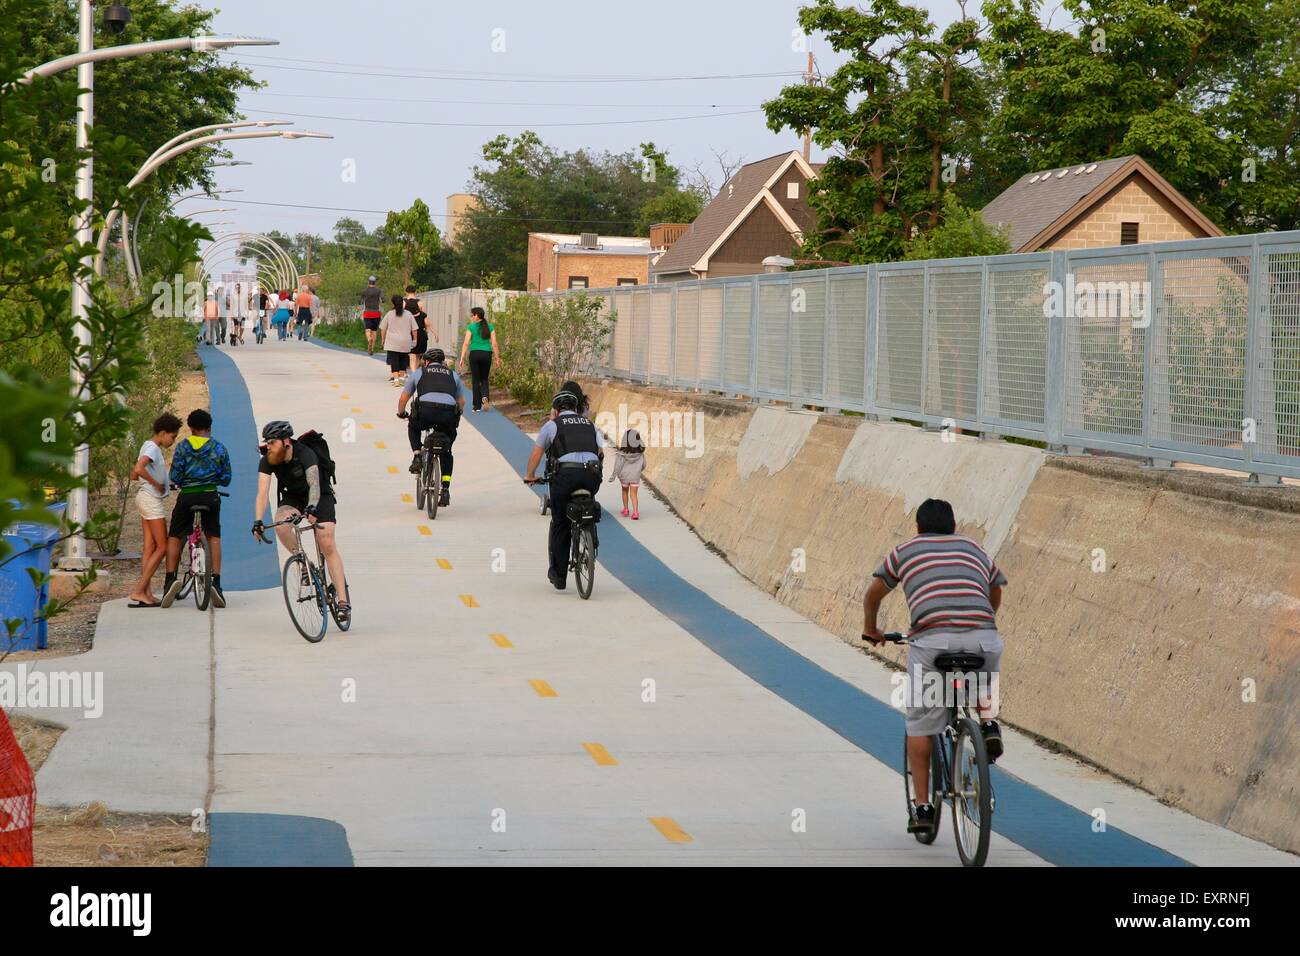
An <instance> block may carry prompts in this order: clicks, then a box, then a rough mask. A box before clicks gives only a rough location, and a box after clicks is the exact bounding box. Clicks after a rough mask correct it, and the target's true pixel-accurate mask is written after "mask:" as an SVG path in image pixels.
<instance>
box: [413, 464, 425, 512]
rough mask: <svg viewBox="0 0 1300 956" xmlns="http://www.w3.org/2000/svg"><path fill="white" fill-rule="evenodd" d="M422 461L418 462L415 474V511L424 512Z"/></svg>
mask: <svg viewBox="0 0 1300 956" xmlns="http://www.w3.org/2000/svg"><path fill="white" fill-rule="evenodd" d="M424 495H425V488H424V461H423V460H421V461H420V470H419V471H417V472H416V473H415V510H416V511H423V510H424Z"/></svg>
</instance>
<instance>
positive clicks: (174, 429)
mask: <svg viewBox="0 0 1300 956" xmlns="http://www.w3.org/2000/svg"><path fill="white" fill-rule="evenodd" d="M180 431H181V420H180V419H179V418H177V417H176V416H175V415H173V414H171V413H170V412H164V413H163V414H161V415H159V416H158V418H157V419H156V420H155V421H154V423H153V437H152V438H150V439H148V440H147V441H146V442H145V443H144V444H143V445H141V446H140V455H139V457H138V458H137V459H136V462H135V467H134V468H132V469H131V477H132V478H133V479H137V480H138V481H139V482H140V487H139V488H138V489H137V490H136V493H135V506H136V510H137V511H139V512H140V527H141V531H142V534H143V542H144V544H143V546H142V547H141V554H140V579H139V580H138V581H136V583H135V590H133V591H132V592H131V602H130V603H129V604H128V605H127V607H132V608H142V607H158V605H159V600H158V598H157V597H156V596H155V595H154V593H153V588H152V582H153V576H154V573H155V572H156V571H157V570H158V565H160V564H162V561H163V558H165V557H166V556H167V508H166V504H167V495H168V494H170V492H171V485H170V482H169V480H168V476H167V465H166V462H164V461H163V449H165V448H171V447H172V445H174V444H176V436H177V435H179V434H180Z"/></svg>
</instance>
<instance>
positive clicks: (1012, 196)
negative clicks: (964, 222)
mask: <svg viewBox="0 0 1300 956" xmlns="http://www.w3.org/2000/svg"><path fill="white" fill-rule="evenodd" d="M1134 174H1137V175H1139V176H1141V177H1143V178H1144V179H1146V180H1147V181H1148V182H1149V183H1150V184H1151V185H1152V186H1153V187H1154V188H1155V189H1156V191H1157V192H1159V193H1161V194H1162V195H1163V196H1164V197H1165V198H1166V199H1168V200H1169V201H1170V202H1171V203H1172V204H1173V205H1174V206H1176V207H1177V208H1178V209H1179V211H1180V212H1182V213H1183V214H1184V215H1185V216H1187V218H1188V219H1191V220H1192V222H1194V223H1196V224H1197V225H1198V226H1200V227H1201V229H1203V230H1205V234H1206V235H1207V236H1221V235H1223V231H1222V230H1221V229H1219V227H1218V226H1216V225H1215V224H1214V223H1213V222H1211V221H1210V220H1209V219H1208V218H1206V216H1205V215H1204V214H1203V213H1202V212H1201V211H1200V210H1199V209H1197V208H1196V207H1195V206H1193V205H1192V204H1191V203H1190V202H1188V201H1187V198H1186V197H1185V196H1183V194H1182V193H1180V192H1179V191H1178V190H1177V189H1175V188H1174V187H1173V186H1171V185H1170V184H1169V182H1168V181H1167V180H1166V179H1165V178H1164V177H1163V176H1161V175H1160V174H1159V173H1158V172H1156V171H1155V170H1154V169H1152V168H1151V166H1150V164H1148V163H1147V161H1146V160H1144V159H1143V158H1142V157H1141V156H1117V157H1116V158H1114V159H1103V160H1101V161H1100V162H1096V163H1080V164H1078V165H1073V166H1065V167H1062V168H1059V169H1049V170H1046V171H1044V172H1039V173H1026V174H1025V175H1024V176H1021V177H1020V178H1019V179H1018V180H1016V181H1015V182H1014V183H1012V184H1011V185H1010V186H1008V187H1007V188H1006V189H1005V190H1004V191H1003V192H1002V194H1001V195H999V196H998V197H997V198H996V199H994V200H993V201H992V202H991V203H989V204H988V205H987V206H985V207H984V209H983V210H982V212H981V216H982V217H983V219H984V222H985V223H987V224H988V225H990V226H1001V227H1009V233H1010V239H1011V251H1012V252H1034V251H1035V250H1037V249H1041V248H1042V247H1043V246H1045V245H1047V244H1048V243H1050V242H1051V241H1052V240H1053V239H1055V238H1056V236H1058V235H1059V234H1060V233H1061V232H1062V231H1064V229H1065V228H1066V227H1067V226H1069V225H1070V224H1071V223H1072V222H1074V221H1075V220H1076V219H1078V218H1079V216H1081V215H1083V213H1085V212H1087V211H1088V209H1089V208H1091V207H1092V206H1093V205H1095V204H1096V203H1097V202H1099V201H1101V199H1102V198H1103V197H1105V196H1106V194H1107V193H1109V192H1110V191H1111V190H1112V189H1114V188H1115V187H1117V186H1119V185H1120V184H1121V183H1123V182H1124V181H1125V180H1126V179H1128V178H1129V176H1131V175H1134Z"/></svg>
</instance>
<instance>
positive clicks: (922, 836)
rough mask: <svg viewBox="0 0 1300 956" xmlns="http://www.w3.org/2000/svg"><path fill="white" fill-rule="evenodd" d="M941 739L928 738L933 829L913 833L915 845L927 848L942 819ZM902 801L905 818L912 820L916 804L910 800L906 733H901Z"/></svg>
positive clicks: (909, 768) (936, 833)
mask: <svg viewBox="0 0 1300 956" xmlns="http://www.w3.org/2000/svg"><path fill="white" fill-rule="evenodd" d="M943 765H944V756H943V737H940V736H934V737H931V738H930V786H929V787H928V792H929V794H930V797H929V799H930V806H932V807H934V829H932V830H930V831H929V832H928V833H913V834H912V836H914V837H916V842H917V843H924V844H925V845H926V846H929V845H930V844H931V843H933V842H934V841H935V840H936V839H937V838H938V836H939V823H940V821H941V820H942V818H943V777H944V774H943ZM903 799H904V800H906V801H907V816H908V819H911V818H912V808H913V807H915V806H916V802H915V801H914V800H913V799H912V765H911V764H910V763H908V760H907V732H906V731H904V732H903Z"/></svg>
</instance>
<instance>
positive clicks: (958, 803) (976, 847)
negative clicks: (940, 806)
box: [952, 717, 993, 866]
mask: <svg viewBox="0 0 1300 956" xmlns="http://www.w3.org/2000/svg"><path fill="white" fill-rule="evenodd" d="M952 791H953V796H952V818H953V819H952V825H953V832H954V833H955V834H956V836H957V854H958V856H960V857H961V862H962V865H963V866H983V865H984V860H985V859H986V858H987V857H988V853H989V833H990V832H991V831H992V829H993V801H992V789H991V786H990V783H989V756H988V752H987V751H986V750H985V749H984V734H983V733H981V732H980V727H979V724H977V723H976V722H975V721H973V720H971V718H969V717H963V718H962V719H961V722H960V723H959V724H958V725H957V739H956V740H954V741H953V745H952Z"/></svg>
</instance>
